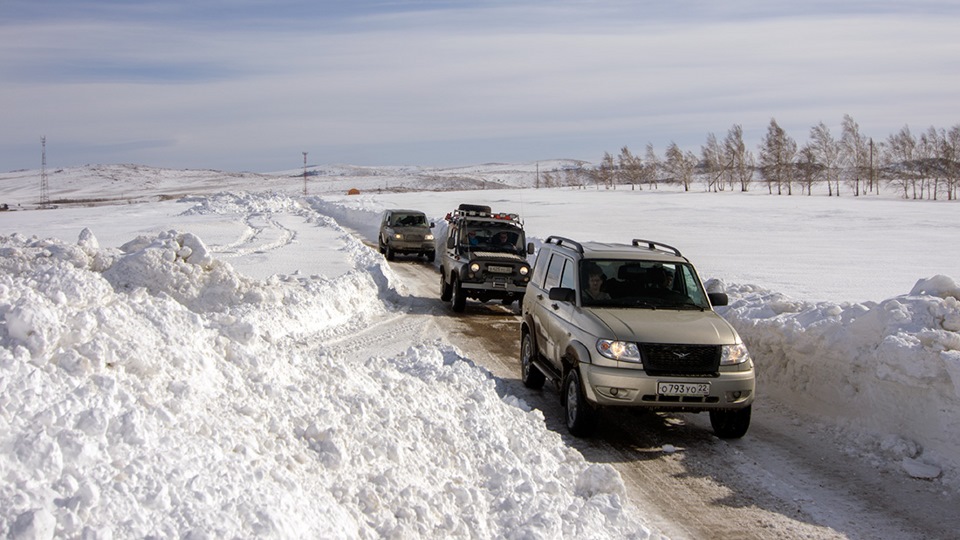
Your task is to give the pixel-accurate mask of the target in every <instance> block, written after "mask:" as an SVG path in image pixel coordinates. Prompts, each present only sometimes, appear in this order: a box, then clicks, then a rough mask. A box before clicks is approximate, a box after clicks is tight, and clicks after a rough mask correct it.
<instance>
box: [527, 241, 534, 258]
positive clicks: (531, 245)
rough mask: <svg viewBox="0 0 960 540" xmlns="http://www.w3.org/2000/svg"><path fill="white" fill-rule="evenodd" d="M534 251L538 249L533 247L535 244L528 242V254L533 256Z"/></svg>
mask: <svg viewBox="0 0 960 540" xmlns="http://www.w3.org/2000/svg"><path fill="white" fill-rule="evenodd" d="M534 251H536V249H535V248H534V247H533V242H527V254H528V255H533V253H534Z"/></svg>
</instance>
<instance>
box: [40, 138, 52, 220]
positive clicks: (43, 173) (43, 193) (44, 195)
mask: <svg viewBox="0 0 960 540" xmlns="http://www.w3.org/2000/svg"><path fill="white" fill-rule="evenodd" d="M40 144H41V146H42V148H43V154H42V155H43V157H42V158H41V161H40V208H47V207H48V206H50V194H49V190H50V187H49V186H48V185H47V137H46V136H43V137H40Z"/></svg>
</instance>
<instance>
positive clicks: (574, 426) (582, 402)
mask: <svg viewBox="0 0 960 540" xmlns="http://www.w3.org/2000/svg"><path fill="white" fill-rule="evenodd" d="M564 393H565V395H566V412H567V415H566V416H567V430H569V431H570V434H571V435H574V436H576V437H586V436H587V435H590V434H591V433H592V432H593V429H594V427H596V423H595V416H596V411H594V409H593V406H592V405H590V403H589V402H587V398H586V396H585V395H584V393H583V383H582V382H580V372H579V370H578V369H577V368H573V369H571V370H570V373H568V374H567V379H566V384H565V385H564Z"/></svg>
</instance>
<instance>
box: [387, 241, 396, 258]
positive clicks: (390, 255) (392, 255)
mask: <svg viewBox="0 0 960 540" xmlns="http://www.w3.org/2000/svg"><path fill="white" fill-rule="evenodd" d="M386 250H387V260H388V261H392V260H393V259H395V258H396V256H397V254H396V252H394V251H393V248H392V247H390V246H389V245H387V247H386Z"/></svg>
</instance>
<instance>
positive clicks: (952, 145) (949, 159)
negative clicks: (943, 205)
mask: <svg viewBox="0 0 960 540" xmlns="http://www.w3.org/2000/svg"><path fill="white" fill-rule="evenodd" d="M943 150H944V159H945V160H946V166H947V200H950V201H954V200H957V197H958V195H960V194H958V190H960V124H957V125H955V126H953V127H952V128H950V131H948V132H947V135H946V138H945V140H944V146H943Z"/></svg>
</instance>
